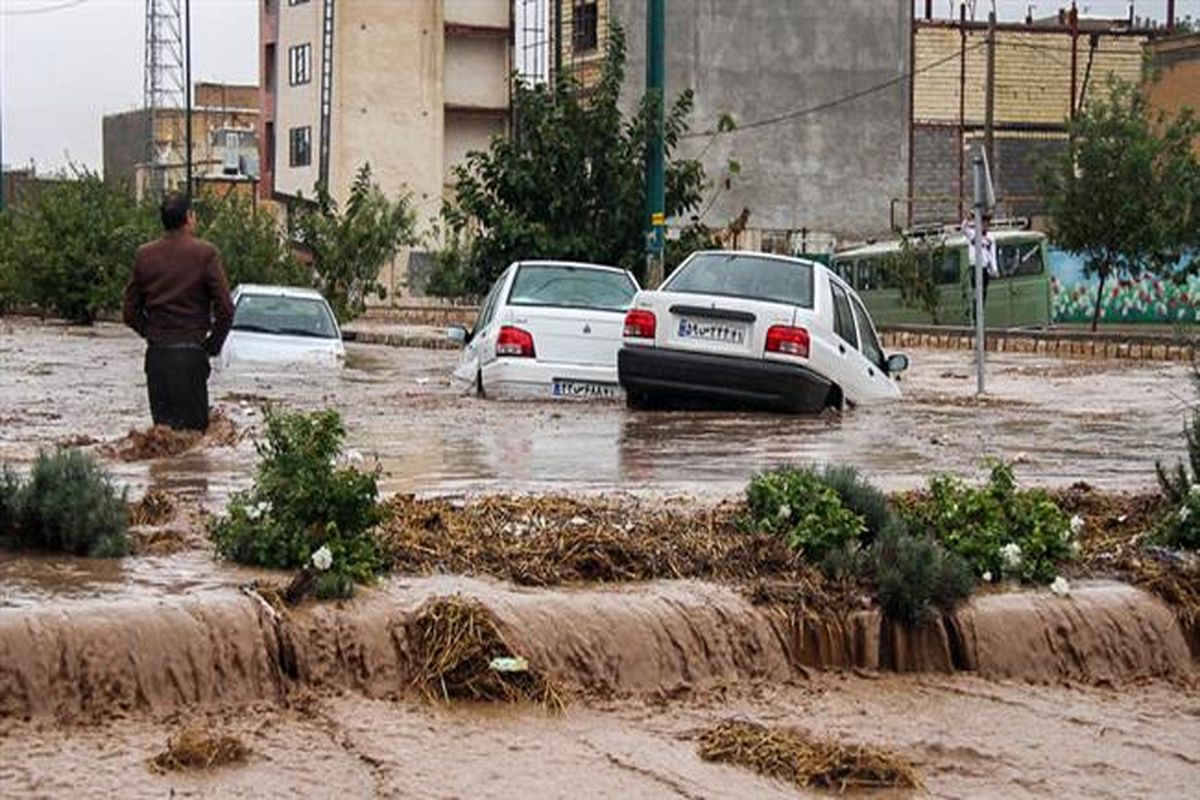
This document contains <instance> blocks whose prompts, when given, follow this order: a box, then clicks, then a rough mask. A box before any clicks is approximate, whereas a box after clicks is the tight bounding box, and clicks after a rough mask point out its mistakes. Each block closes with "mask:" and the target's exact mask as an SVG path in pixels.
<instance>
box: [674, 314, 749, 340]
mask: <svg viewBox="0 0 1200 800" xmlns="http://www.w3.org/2000/svg"><path fill="white" fill-rule="evenodd" d="M679 338H680V339H697V340H700V341H705V342H724V343H726V344H745V343H746V326H744V325H739V324H738V323H736V322H725V321H719V322H717V321H714V322H705V321H702V320H694V319H688V318H687V317H683V318H681V319H680V320H679Z"/></svg>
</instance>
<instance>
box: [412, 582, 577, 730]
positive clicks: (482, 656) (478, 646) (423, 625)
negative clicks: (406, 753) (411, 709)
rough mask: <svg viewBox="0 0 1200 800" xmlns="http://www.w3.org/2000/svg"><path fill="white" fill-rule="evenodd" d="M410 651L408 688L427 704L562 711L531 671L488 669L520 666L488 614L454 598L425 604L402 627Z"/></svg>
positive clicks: (556, 695)
mask: <svg viewBox="0 0 1200 800" xmlns="http://www.w3.org/2000/svg"><path fill="white" fill-rule="evenodd" d="M407 634H408V641H409V643H410V644H411V645H412V647H413V648H414V660H415V662H416V663H415V666H416V669H415V677H414V681H413V682H414V685H415V686H416V687H417V688H419V689H420V690H421V691H422V692H423V693H424V694H425V696H426V697H428V698H429V699H431V700H438V701H445V702H450V701H453V700H468V701H482V702H505V703H518V702H531V703H537V704H540V705H543V706H545V707H546V708H547V709H548V710H550V711H560V710H561V709H562V708H563V707H564V700H563V696H562V694H561V693H560V692H559V691H558V689H557V688H556V687H555V686H554V685H553V683H551V682H550V681H549V680H548V679H547V678H546V676H544V675H543V674H542V673H541V672H540V671H539V670H537V669H535V668H533V667H532V666H529V667H527V668H526V669H523V670H518V671H501V670H498V669H494V668H493V662H494V661H495V660H496V659H506V660H508V659H512V660H520V659H519V656H517V654H516V653H514V652H513V649H512V648H511V647H510V646H509V645H508V643H507V642H506V641H505V638H504V635H503V634H502V633H501V632H500V629H499V627H498V626H497V624H496V620H495V617H494V616H493V615H492V613H491V612H490V611H489V610H488V609H487V608H486V607H485V606H484V605H483V604H482V603H480V602H478V601H477V600H471V599H467V598H464V597H462V596H459V595H454V596H450V597H440V598H435V599H433V600H430V601H428V602H427V603H425V604H424V605H423V606H422V607H421V608H420V609H419V610H418V612H417V614H416V616H415V617H414V618H413V620H412V621H411V622H410V623H409V625H408V631H407Z"/></svg>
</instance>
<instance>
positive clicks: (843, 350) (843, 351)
mask: <svg viewBox="0 0 1200 800" xmlns="http://www.w3.org/2000/svg"><path fill="white" fill-rule="evenodd" d="M838 352H839V353H841V354H842V355H846V345H844V344H839V345H838Z"/></svg>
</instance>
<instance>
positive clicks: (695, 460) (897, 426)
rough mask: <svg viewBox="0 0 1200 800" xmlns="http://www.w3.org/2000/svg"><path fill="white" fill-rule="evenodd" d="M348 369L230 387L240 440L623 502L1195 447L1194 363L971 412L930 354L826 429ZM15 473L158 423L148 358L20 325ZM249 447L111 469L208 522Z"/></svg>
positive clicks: (235, 382) (1043, 386) (968, 375)
mask: <svg viewBox="0 0 1200 800" xmlns="http://www.w3.org/2000/svg"><path fill="white" fill-rule="evenodd" d="M348 353H349V355H348V364H347V366H346V368H345V369H344V370H342V371H340V372H338V373H325V374H320V373H313V372H307V373H299V372H288V371H279V372H240V373H237V374H214V376H213V379H212V380H211V382H210V396H211V400H212V403H213V405H214V406H217V407H219V408H221V409H222V410H224V411H225V412H226V413H227V414H228V416H229V417H230V418H231V419H232V420H233V421H234V423H235V424H236V425H238V426H239V428H241V429H243V430H246V429H253V427H254V426H255V424H256V421H257V420H258V419H259V416H258V411H257V406H258V404H259V403H261V402H262V401H271V402H278V403H282V404H285V405H288V406H292V407H296V408H304V409H314V408H321V407H326V406H328V407H333V408H336V409H337V410H339V411H340V412H341V413H342V415H343V417H344V418H345V421H346V426H347V428H348V431H349V436H348V440H349V443H350V446H352V447H355V448H357V449H359V450H361V451H362V452H363V453H364V454H366V455H368V456H371V455H374V456H376V457H377V458H378V459H379V460H380V462H381V464H382V467H383V470H384V472H383V480H382V484H381V486H382V489H383V490H384V491H385V492H418V493H462V492H490V491H573V492H575V491H578V492H598V491H609V490H622V491H631V492H639V493H650V494H679V493H684V494H691V495H698V496H727V495H731V494H736V493H737V492H739V491H740V490H741V489H742V488H743V486H744V485H745V482H746V479H747V478H748V477H749V476H750V475H751V474H753V473H754V472H755V471H757V470H760V469H763V468H764V467H768V466H771V465H774V464H779V463H783V462H789V461H817V462H838V463H849V464H853V465H855V466H857V467H859V468H860V469H861V470H863V471H864V472H866V473H867V474H868V475H870V476H871V477H872V478H873V479H875V480H876V481H878V482H879V483H881V484H882V485H884V486H885V487H888V488H893V489H895V488H909V487H913V486H917V485H920V484H921V483H922V482H923V481H924V476H926V475H928V474H930V473H932V472H934V471H938V470H950V471H957V472H964V473H966V472H974V471H977V470H978V469H979V468H980V466H981V462H982V461H983V460H984V459H985V458H988V457H996V458H1004V459H1008V460H1011V461H1014V462H1015V463H1016V465H1017V466H1016V470H1017V474H1018V477H1019V478H1020V479H1022V480H1023V481H1025V482H1027V483H1036V484H1043V485H1063V484H1070V483H1073V482H1075V481H1079V480H1084V481H1087V482H1088V483H1091V484H1093V485H1095V486H1097V487H1102V488H1130V487H1136V486H1146V485H1149V484H1151V483H1152V482H1153V468H1154V462H1155V460H1156V459H1163V458H1166V459H1171V458H1173V457H1175V455H1176V454H1178V453H1180V452H1182V437H1181V436H1180V435H1179V434H1180V429H1181V425H1182V422H1183V418H1184V414H1185V412H1186V409H1187V407H1188V404H1189V403H1190V402H1191V401H1192V387H1191V385H1190V383H1189V381H1188V368H1187V367H1186V366H1184V365H1180V364H1170V363H1161V362H1143V363H1134V362H1091V361H1064V360H1059V359H1055V358H1047V357H1041V356H1033V355H1022V354H1011V353H1006V354H992V355H991V356H990V359H989V374H988V389H989V395H988V396H987V397H986V398H985V399H984V400H983V401H982V402H976V400H975V398H974V389H975V381H974V372H973V362H972V356H971V354H970V353H967V352H964V351H953V350H952V351H936V350H926V351H915V352H911V353H910V354H909V355H910V357H911V359H912V364H913V367H912V369H911V371H910V372H909V373H907V374H906V376H905V381H904V391H905V397H904V399H903V400H902V401H900V402H899V403H895V404H892V405H889V406H880V407H873V408H859V409H855V410H852V411H849V412H847V413H845V414H843V415H840V416H839V415H833V414H831V415H828V416H823V417H819V418H804V417H790V416H781V415H774V414H755V413H730V412H704V413H678V412H674V413H672V412H637V413H635V412H629V411H627V410H626V409H625V408H624V407H623V406H622V405H619V404H616V403H555V402H550V401H547V402H545V403H537V402H534V403H514V402H494V401H487V400H479V399H475V398H468V397H460V396H458V395H457V394H456V393H455V392H453V391H452V390H451V389H450V387H449V385H448V380H447V379H448V375H449V373H450V370H451V368H452V366H453V364H454V363H455V361H456V358H457V354H456V353H454V352H444V351H426V350H414V349H395V348H388V347H383V346H370V345H354V344H351V345H349V346H348ZM0 359H2V360H3V364H4V375H5V381H4V384H3V386H2V387H0V461H3V462H8V463H16V464H18V465H20V464H22V463H27V462H28V461H30V460H31V459H32V458H33V457H34V455H35V454H36V452H37V450H38V448H41V447H47V446H52V445H54V444H55V443H60V442H75V443H88V442H111V441H113V440H115V439H117V438H119V437H120V436H122V435H124V434H126V433H127V432H128V431H129V430H130V429H132V428H138V429H141V428H145V427H146V426H147V425H148V424H149V411H148V407H147V403H146V399H145V385H144V378H143V375H142V369H141V359H142V344H141V342H140V341H139V340H138V339H137V338H136V337H134V336H133V335H132V334H131V333H129V332H128V331H125V330H123V329H121V328H118V327H116V326H110V325H99V326H96V327H94V328H66V327H62V326H59V325H47V326H40V325H38V324H36V323H33V322H26V321H17V322H7V323H5V327H4V328H3V329H2V332H0ZM254 460H255V456H254V450H253V446H252V442H251V441H249V440H248V439H243V440H242V441H241V442H240V444H239V445H238V446H237V447H210V448H199V449H196V450H194V451H192V452H189V453H187V454H185V455H183V456H181V457H177V458H172V459H162V460H157V461H149V462H136V463H129V464H126V463H121V462H115V461H114V462H113V463H112V464H111V466H112V469H113V470H114V472H115V473H116V474H117V475H118V476H119V477H120V478H121V479H122V480H124V481H127V482H128V483H129V484H130V485H131V486H132V487H133V490H134V492H135V493H137V492H138V491H140V490H141V489H143V488H145V487H149V486H158V487H162V488H165V489H169V490H171V491H174V492H179V493H182V494H185V495H190V496H193V497H196V498H197V499H199V500H201V501H202V502H203V503H204V504H205V505H206V506H209V507H210V508H215V507H219V506H220V505H222V504H223V501H224V499H225V497H226V496H227V495H228V493H229V492H230V491H231V490H233V489H237V488H240V487H243V486H245V485H247V484H248V481H249V478H250V475H251V472H252V469H253V465H254Z"/></svg>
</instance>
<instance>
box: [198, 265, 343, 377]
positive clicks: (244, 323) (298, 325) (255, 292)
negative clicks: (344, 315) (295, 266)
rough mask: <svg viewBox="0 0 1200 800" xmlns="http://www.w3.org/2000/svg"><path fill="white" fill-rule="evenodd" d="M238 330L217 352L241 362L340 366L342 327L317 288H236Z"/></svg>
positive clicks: (223, 360)
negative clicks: (339, 326)
mask: <svg viewBox="0 0 1200 800" xmlns="http://www.w3.org/2000/svg"><path fill="white" fill-rule="evenodd" d="M233 305H234V312H233V329H232V330H230V332H229V337H228V338H227V339H226V340H225V345H224V346H223V347H222V348H221V354H220V355H219V356H218V357H217V366H218V367H220V368H222V369H226V368H229V367H235V366H238V365H242V364H255V365H260V364H267V365H281V366H282V365H288V364H300V365H311V366H339V365H341V363H342V362H343V361H344V360H345V358H346V349H345V346H344V345H343V344H342V332H341V329H340V328H338V324H337V319H336V318H335V317H334V315H333V311H332V309H330V308H329V303H327V302H326V301H325V298H324V297H322V296H321V293H320V292H318V291H316V290H314V289H302V288H298V287H294V286H259V285H255V284H244V285H241V286H238V287H237V289H235V290H234V292H233Z"/></svg>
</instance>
